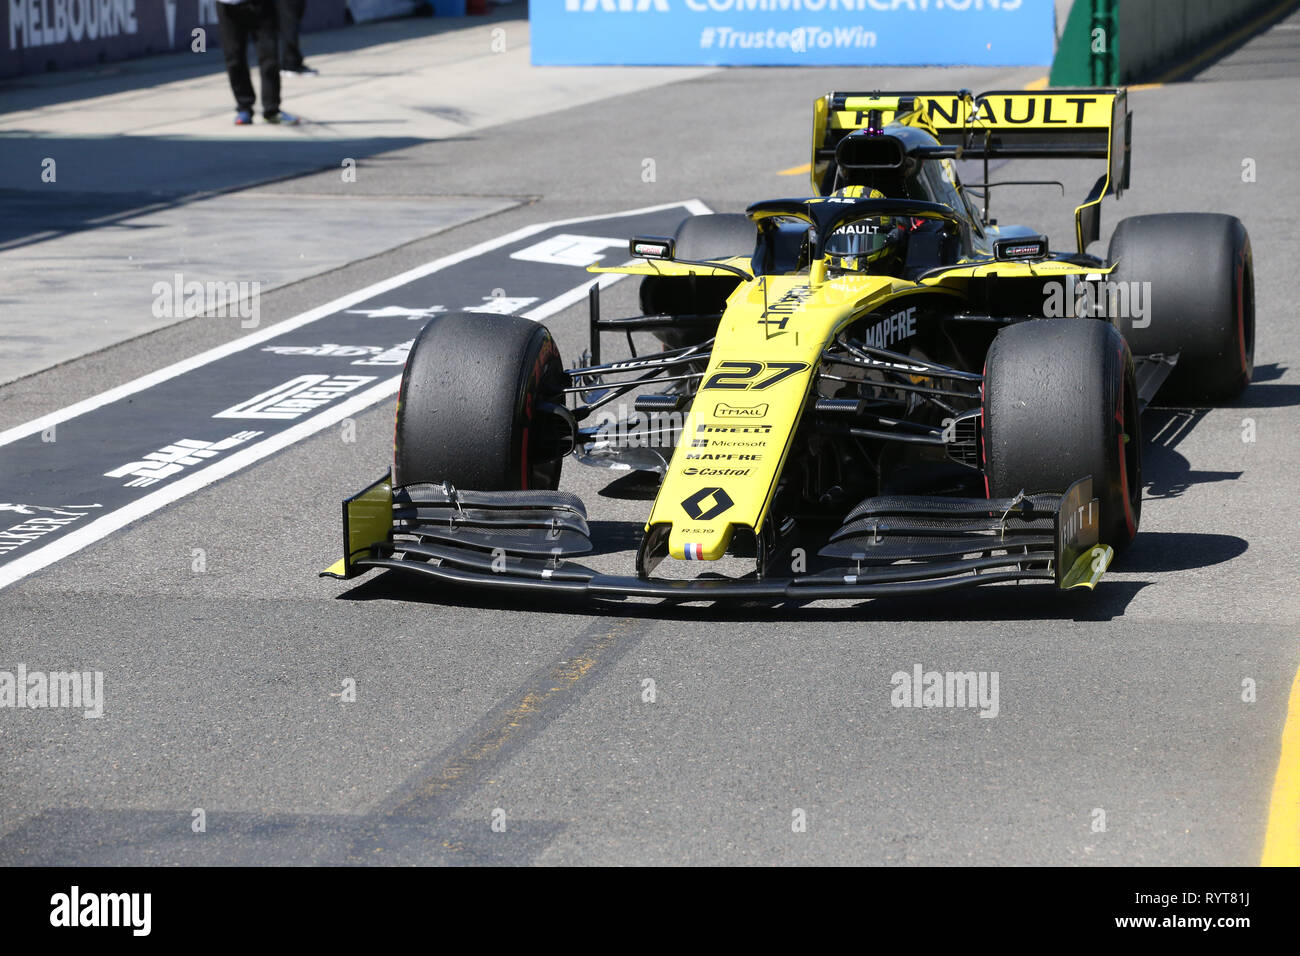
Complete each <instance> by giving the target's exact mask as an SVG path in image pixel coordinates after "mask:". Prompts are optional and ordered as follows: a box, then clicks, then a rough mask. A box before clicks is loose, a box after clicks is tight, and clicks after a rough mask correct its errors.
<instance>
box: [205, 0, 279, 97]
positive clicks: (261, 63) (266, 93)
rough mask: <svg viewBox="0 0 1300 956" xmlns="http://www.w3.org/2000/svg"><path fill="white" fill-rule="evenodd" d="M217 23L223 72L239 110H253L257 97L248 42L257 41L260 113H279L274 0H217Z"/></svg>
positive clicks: (277, 54) (277, 55) (277, 52)
mask: <svg viewBox="0 0 1300 956" xmlns="http://www.w3.org/2000/svg"><path fill="white" fill-rule="evenodd" d="M217 25H218V27H219V28H220V30H221V52H222V53H224V54H225V55H226V73H227V74H228V75H229V76H230V88H231V90H233V91H234V94H235V103H236V105H237V106H238V107H239V108H240V109H241V110H249V111H250V112H251V111H252V109H253V104H254V103H255V102H256V101H257V97H256V95H255V94H254V92H253V80H252V77H250V76H249V74H248V41H249V39H255V40H256V41H257V68H258V70H259V71H260V72H261V74H262V114H263V115H265V116H274V115H275V114H276V113H278V112H280V54H279V51H278V50H277V49H276V47H277V44H278V42H279V41H278V39H277V37H276V30H275V2H274V0H245V2H244V3H234V4H231V3H218V4H217Z"/></svg>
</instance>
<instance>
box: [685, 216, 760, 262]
mask: <svg viewBox="0 0 1300 956" xmlns="http://www.w3.org/2000/svg"><path fill="white" fill-rule="evenodd" d="M674 236H675V237H676V239H677V243H676V246H675V248H674V255H675V256H676V257H677V258H678V259H697V260H698V259H725V258H729V257H731V256H752V255H753V254H754V243H755V242H756V241H757V240H758V228H757V227H756V226H755V225H754V222H753V220H751V219H750V218H749V217H748V216H746V215H745V214H744V213H739V212H715V213H709V214H707V215H703V216H690V217H688V218H686V219H683V220H682V224H681V225H680V226H678V227H677V232H676V233H674Z"/></svg>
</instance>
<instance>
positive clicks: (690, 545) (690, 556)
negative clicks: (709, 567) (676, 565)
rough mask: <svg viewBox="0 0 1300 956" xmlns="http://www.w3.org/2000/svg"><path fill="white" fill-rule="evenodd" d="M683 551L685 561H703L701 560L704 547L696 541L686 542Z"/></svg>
mask: <svg viewBox="0 0 1300 956" xmlns="http://www.w3.org/2000/svg"><path fill="white" fill-rule="evenodd" d="M685 550H686V560H687V561H703V560H704V545H702V544H700V543H699V542H697V541H688V542H686V544H685Z"/></svg>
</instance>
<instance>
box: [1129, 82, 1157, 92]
mask: <svg viewBox="0 0 1300 956" xmlns="http://www.w3.org/2000/svg"><path fill="white" fill-rule="evenodd" d="M1162 86H1164V84H1163V83H1130V84H1129V85H1128V86H1126V87H1125V89H1127V90H1128V91H1129V92H1130V93H1132V92H1133V91H1134V90H1158V89H1160V87H1162Z"/></svg>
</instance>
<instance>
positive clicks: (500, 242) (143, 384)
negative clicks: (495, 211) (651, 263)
mask: <svg viewBox="0 0 1300 956" xmlns="http://www.w3.org/2000/svg"><path fill="white" fill-rule="evenodd" d="M674 208H685V209H687V210H688V211H689V212H691V214H692V215H697V216H698V215H700V214H701V213H705V212H709V208H708V206H706V205H704V203H702V202H700V201H699V200H698V199H690V200H686V201H685V202H670V203H663V204H661V205H658V206H646V207H644V208H641V209H628V210H625V211H621V212H615V213H605V214H603V215H597V216H580V217H578V218H576V219H557V220H555V221H553V222H539V223H534V224H533V225H531V226H524V227H523V228H522V229H516V230H515V231H514V232H512V233H509V234H507V235H504V236H499V237H498V238H496V239H489V240H487V241H486V242H480V243H479V244H478V245H476V246H470V248H468V249H462V250H461V251H460V252H455V253H452V254H451V255H449V256H443V257H442V258H441V259H435V260H434V261H433V262H427V263H425V264H424V265H422V266H417V267H416V268H414V269H411V270H409V271H407V272H403V273H401V274H400V275H395V276H393V277H391V278H389V279H384V280H383V281H382V282H376V283H375V284H374V285H371V286H367V287H366V288H364V289H359V290H357V291H356V292H350V293H348V294H347V295H345V296H343V297H341V298H338V299H335V300H334V301H333V302H327V303H326V304H325V305H322V306H319V307H317V308H315V309H312V310H310V311H309V312H303V313H302V314H300V315H295V316H294V317H293V318H291V319H285V320H284V321H283V322H277V323H276V324H275V325H269V326H267V327H266V328H264V329H262V330H260V331H258V332H253V333H251V334H250V335H245V336H243V337H242V338H238V339H234V340H233V341H230V342H227V343H225V344H224V345H218V346H217V347H216V348H213V349H209V350H208V351H206V352H200V353H199V354H198V355H195V356H192V357H190V358H187V359H183V360H182V361H180V362H176V363H175V364H173V365H168V366H167V367H166V368H161V369H159V370H158V371H156V372H150V373H149V374H148V375H142V376H141V377H140V378H137V379H133V380H132V381H130V382H125V383H123V384H122V385H118V386H117V387H116V388H110V389H108V391H105V392H100V393H99V394H98V395H94V396H91V397H90V398H87V399H85V400H84V401H80V402H77V403H76V404H73V405H68V406H67V407H66V408H61V409H59V410H58V411H56V412H51V413H50V414H48V415H42V416H41V417H40V418H36V419H33V420H32V421H30V422H26V423H25V424H22V425H16V426H14V427H13V428H10V429H8V430H7V431H3V432H0V445H8V444H10V443H11V442H15V441H18V440H19V439H21V438H26V437H27V436H28V435H35V434H37V433H38V432H43V431H45V429H47V428H49V427H50V426H51V425H57V424H59V423H60V422H66V421H68V419H70V418H76V417H77V416H78V415H84V414H85V413H86V412H89V411H94V410H95V409H96V408H101V407H102V406H104V405H108V404H110V403H112V402H115V401H117V400H118V399H120V398H125V397H126V396H127V395H134V394H135V393H136V392H139V391H143V390H144V389H146V388H152V387H153V386H155V385H157V384H159V383H160V382H165V381H167V380H168V379H172V378H175V377H176V376H178V375H184V374H185V373H186V372H190V371H193V370H194V369H196V368H201V367H203V366H204V365H208V364H210V363H212V362H215V361H217V359H221V358H225V357H226V356H227V355H233V354H234V353H236V352H242V351H243V350H244V349H247V348H251V347H252V346H254V345H258V344H260V343H262V342H265V341H266V340H267V339H272V338H275V337H276V336H277V335H282V334H284V333H285V332H290V331H292V330H294V329H297V328H301V327H302V326H304V325H309V324H310V323H312V322H315V321H317V320H318V319H323V318H325V317H326V316H329V315H333V314H334V313H335V312H341V311H342V310H343V309H346V308H348V306H352V305H356V304H357V303H358V302H364V301H365V300H366V299H369V298H373V297H374V296H377V295H381V294H382V293H384V292H389V291H391V290H393V289H396V288H398V287H400V286H403V285H406V284H407V283H408V282H413V281H415V280H416V279H420V278H423V277H424V276H427V275H432V274H433V273H435V272H438V271H440V270H442V269H446V268H447V267H448V266H453V265H456V264H457V263H459V262H464V261H465V260H466V259H473V258H474V257H475V256H480V255H482V254H483V253H485V252H491V251H492V250H494V249H499V248H501V247H502V246H508V245H510V244H511V243H512V242H518V241H519V240H520V239H527V238H528V237H529V236H533V235H536V234H537V233H539V232H545V231H546V230H547V229H553V228H555V227H556V226H568V225H573V224H575V223H581V222H592V221H593V220H597V219H614V218H618V217H621V216H640V215H646V214H648V213H654V212H662V211H663V210H665V209H674ZM584 294H585V293H584ZM534 311H536V310H534Z"/></svg>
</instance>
